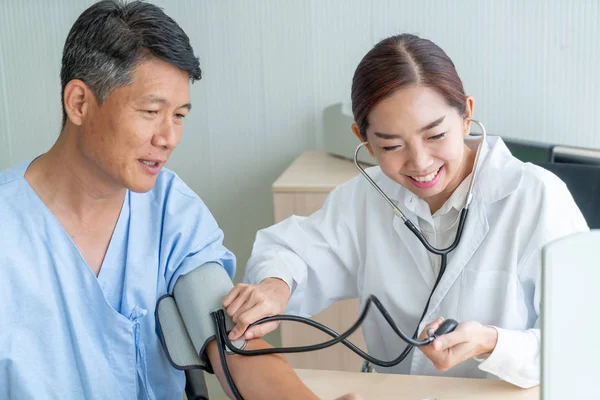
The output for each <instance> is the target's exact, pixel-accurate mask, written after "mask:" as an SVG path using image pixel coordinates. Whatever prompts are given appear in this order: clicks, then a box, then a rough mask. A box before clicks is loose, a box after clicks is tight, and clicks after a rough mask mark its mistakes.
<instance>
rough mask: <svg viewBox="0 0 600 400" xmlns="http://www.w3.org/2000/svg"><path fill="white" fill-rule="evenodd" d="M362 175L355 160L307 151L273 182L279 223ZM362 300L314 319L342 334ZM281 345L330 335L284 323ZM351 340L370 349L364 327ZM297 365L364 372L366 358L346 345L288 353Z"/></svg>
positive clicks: (318, 204) (310, 208) (314, 206)
mask: <svg viewBox="0 0 600 400" xmlns="http://www.w3.org/2000/svg"><path fill="white" fill-rule="evenodd" d="M357 175H358V171H357V170H356V168H355V167H354V164H353V163H352V162H351V161H348V160H344V159H341V158H338V157H335V156H332V155H330V154H327V153H324V152H306V153H303V154H302V155H301V156H300V157H298V158H297V159H296V160H295V161H294V162H293V163H292V164H291V165H290V166H289V167H288V168H287V169H286V170H285V172H284V173H283V174H282V175H281V176H280V177H279V178H278V179H277V180H276V181H275V183H274V184H273V202H274V210H275V222H279V221H281V220H283V219H285V218H287V217H289V216H290V215H303V216H304V215H306V216H307V215H310V214H312V213H313V212H315V211H317V210H318V209H319V208H320V207H321V206H322V205H323V202H324V201H325V198H326V197H327V194H328V193H329V192H330V191H331V190H332V189H333V188H335V187H336V186H338V185H339V184H341V183H344V182H346V181H347V180H349V179H351V178H353V177H355V176H357ZM358 313H359V310H358V300H356V299H352V300H345V301H340V302H338V303H336V304H334V305H332V306H331V307H329V308H328V309H326V310H324V311H322V312H321V313H319V314H317V315H315V316H313V319H314V320H316V321H318V322H320V323H322V324H325V325H326V326H328V327H330V328H331V329H333V330H334V331H336V332H338V333H341V332H343V331H345V330H347V329H348V328H349V327H350V326H351V325H352V324H353V323H354V322H355V321H356V319H357V318H358ZM280 331H281V344H282V345H283V346H285V347H288V346H300V345H307V344H315V343H320V342H323V341H325V340H328V339H331V337H330V336H327V335H325V334H324V333H322V332H320V331H318V330H316V329H315V328H311V327H309V326H306V325H302V324H299V323H293V322H284V323H282V325H281V330H280ZM349 339H350V341H351V342H352V343H354V344H356V345H357V346H359V347H360V348H361V349H363V350H366V346H365V343H364V338H363V336H362V330H359V331H357V332H355V333H354V334H353V335H352V336H350V338H349ZM286 357H287V358H288V360H289V362H290V363H291V364H292V366H293V367H294V368H305V369H328V370H337V371H360V368H361V365H362V358H360V357H359V356H357V355H356V354H354V353H353V352H351V351H350V350H349V349H348V348H346V347H345V346H344V345H343V344H338V345H335V346H333V347H330V348H328V349H325V350H321V351H317V352H310V353H299V354H287V355H286Z"/></svg>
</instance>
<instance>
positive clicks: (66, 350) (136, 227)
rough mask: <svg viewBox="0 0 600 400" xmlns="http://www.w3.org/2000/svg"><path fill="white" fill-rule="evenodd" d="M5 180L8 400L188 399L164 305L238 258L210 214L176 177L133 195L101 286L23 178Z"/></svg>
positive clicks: (1, 370)
mask: <svg viewBox="0 0 600 400" xmlns="http://www.w3.org/2000/svg"><path fill="white" fill-rule="evenodd" d="M28 166H29V163H24V164H21V165H18V166H16V167H12V168H10V169H8V170H5V171H3V172H0V399H18V400H24V399H34V398H35V399H61V400H64V399H81V400H83V399H108V400H116V399H128V400H129V399H147V398H149V399H178V400H180V399H181V398H182V395H183V390H184V386H185V376H184V373H183V372H182V371H178V370H176V369H174V368H173V367H172V366H171V365H170V363H169V361H168V360H167V357H166V355H165V353H164V351H163V349H162V346H161V344H160V340H159V337H158V335H157V325H156V323H155V318H154V309H155V305H156V301H157V300H158V298H159V297H160V296H162V295H163V294H165V293H167V292H171V291H172V290H173V286H174V285H175V282H176V281H177V278H178V277H179V276H181V275H183V274H186V273H188V272H189V271H191V270H193V269H194V268H196V267H198V266H200V265H202V264H204V263H206V262H211V261H215V262H219V263H221V264H222V265H223V266H224V267H225V269H226V270H227V272H228V273H229V275H230V276H233V274H234V271H235V258H234V256H233V255H232V254H231V253H230V252H229V251H228V250H227V249H226V248H225V247H223V245H222V239H223V232H222V231H221V230H220V229H219V227H218V226H217V223H216V221H215V220H214V218H213V217H212V215H211V214H210V212H209V210H208V208H207V207H206V206H205V205H204V203H203V202H202V201H201V200H200V198H199V197H198V196H197V195H196V194H195V193H194V192H193V191H192V190H190V189H189V188H188V187H187V186H186V185H185V184H184V183H183V182H182V181H181V180H180V179H179V178H178V177H177V176H176V175H175V174H174V173H173V172H171V171H168V170H166V169H165V170H163V171H162V172H161V173H160V174H159V176H158V180H157V183H156V186H155V187H154V189H153V190H151V191H150V192H148V193H144V194H140V193H133V192H128V193H127V196H126V198H125V202H124V204H123V209H122V211H121V214H120V217H119V220H118V222H117V225H116V228H115V231H114V234H113V237H112V240H111V242H110V246H109V248H108V251H107V253H106V258H105V259H104V262H103V264H102V268H101V270H100V274H99V276H98V278H96V276H95V275H94V274H93V272H92V271H91V270H90V268H89V267H88V265H87V264H86V262H85V261H84V260H83V258H82V256H81V254H80V253H79V251H78V250H77V248H76V247H75V245H74V244H73V242H72V241H71V239H70V238H69V236H68V235H67V234H66V233H65V231H64V230H63V228H62V226H61V225H60V224H59V222H58V221H57V220H56V218H55V217H54V215H53V214H52V213H51V212H50V211H49V210H48V208H47V207H46V206H45V205H44V204H43V203H42V201H41V200H40V198H39V197H38V196H37V195H36V193H35V192H34V191H33V189H32V188H31V186H29V184H28V183H27V181H26V180H25V179H24V174H25V171H26V169H27V167H28Z"/></svg>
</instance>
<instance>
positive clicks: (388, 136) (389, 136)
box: [373, 115, 446, 139]
mask: <svg viewBox="0 0 600 400" xmlns="http://www.w3.org/2000/svg"><path fill="white" fill-rule="evenodd" d="M444 118H446V116H445V115H444V116H441V117H439V118H438V119H436V120H435V121H433V122H430V123H428V124H427V125H425V126H424V127H422V128H421V129H419V133H422V132H425V131H428V130H430V129H433V128H435V127H436V126H438V125H439V124H441V123H442V122H443V121H444ZM373 134H374V135H375V136H377V137H378V138H381V139H402V136H400V135H393V134H390V133H383V132H373Z"/></svg>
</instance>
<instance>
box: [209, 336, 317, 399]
mask: <svg viewBox="0 0 600 400" xmlns="http://www.w3.org/2000/svg"><path fill="white" fill-rule="evenodd" d="M270 347H272V346H270V345H269V344H268V343H267V342H265V341H264V340H262V339H253V340H250V341H249V342H248V346H247V347H246V349H248V350H254V349H265V348H270ZM206 351H207V355H208V358H209V360H210V362H211V364H212V367H213V369H214V371H215V374H216V375H217V378H218V379H219V382H220V383H221V386H222V387H223V388H224V389H225V391H226V393H227V395H228V396H229V397H230V398H233V395H232V393H231V391H230V389H229V385H228V383H227V379H225V374H224V373H223V368H222V367H221V359H220V358H219V351H218V349H217V342H216V341H214V340H213V341H212V342H211V343H209V344H208V346H207V350H206ZM227 365H228V366H229V370H230V371H231V375H232V377H233V380H234V381H235V384H236V386H237V388H238V390H239V391H240V393H241V395H242V396H243V397H244V399H246V400H252V399H266V398H277V399H301V400H304V399H306V400H313V399H318V397H317V396H315V395H314V394H313V393H312V392H311V391H310V390H309V389H308V388H307V387H306V386H305V385H304V383H302V381H301V380H300V378H298V375H296V373H295V372H294V370H293V369H292V367H291V366H290V365H289V364H288V362H287V361H286V360H285V358H284V357H283V356H282V355H278V354H271V355H266V356H258V357H244V356H239V355H235V354H232V355H227Z"/></svg>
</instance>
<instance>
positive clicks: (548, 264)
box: [541, 230, 600, 400]
mask: <svg viewBox="0 0 600 400" xmlns="http://www.w3.org/2000/svg"><path fill="white" fill-rule="evenodd" d="M598 249H600V230H596V231H591V232H586V233H577V234H574V235H570V236H568V237H565V238H563V239H559V240H556V241H554V242H552V243H550V244H549V245H547V246H546V247H545V248H544V249H543V251H542V299H541V336H542V354H541V395H542V400H564V399H569V400H583V399H586V400H587V399H589V400H592V399H600V318H599V316H600V313H599V311H600V286H599V285H600V258H599V257H598Z"/></svg>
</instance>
